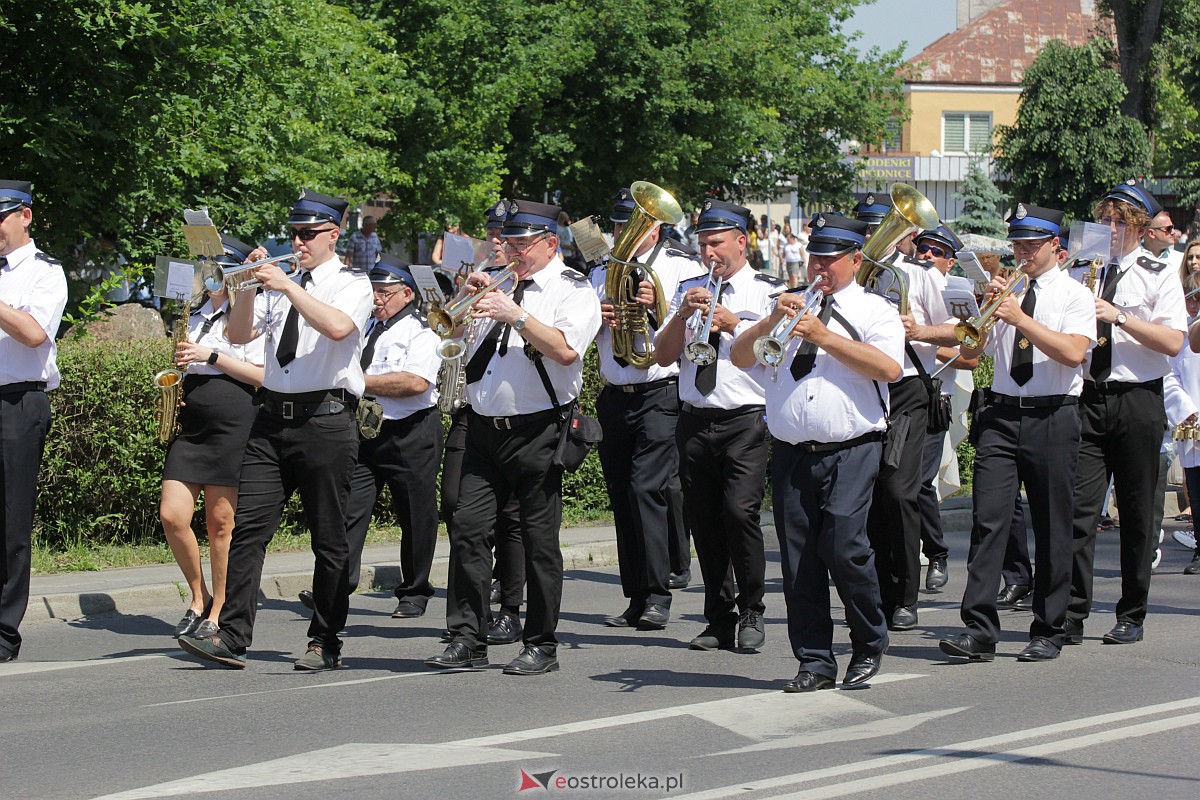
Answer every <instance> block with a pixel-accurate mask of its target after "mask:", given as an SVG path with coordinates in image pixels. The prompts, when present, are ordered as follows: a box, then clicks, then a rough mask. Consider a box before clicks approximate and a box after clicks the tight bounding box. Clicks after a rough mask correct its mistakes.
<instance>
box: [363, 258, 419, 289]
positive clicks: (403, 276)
mask: <svg viewBox="0 0 1200 800" xmlns="http://www.w3.org/2000/svg"><path fill="white" fill-rule="evenodd" d="M368 277H369V278H370V281H371V283H394V282H396V281H400V282H402V283H404V284H406V285H407V286H408V287H409V288H410V289H412V290H413V291H414V292H416V291H419V290H418V289H417V279H416V278H414V277H413V274H412V273H411V272H409V271H408V270H407V269H405V268H404V267H397V266H395V265H394V264H387V263H385V262H383V261H380V262H378V263H376V264H375V266H373V267H371V272H370V274H369V276H368Z"/></svg>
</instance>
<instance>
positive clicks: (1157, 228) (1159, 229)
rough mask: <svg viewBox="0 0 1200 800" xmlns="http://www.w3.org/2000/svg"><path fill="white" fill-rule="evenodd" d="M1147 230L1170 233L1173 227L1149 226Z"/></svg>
mask: <svg viewBox="0 0 1200 800" xmlns="http://www.w3.org/2000/svg"><path fill="white" fill-rule="evenodd" d="M1146 230H1148V231H1169V230H1171V226H1170V225H1147V226H1146Z"/></svg>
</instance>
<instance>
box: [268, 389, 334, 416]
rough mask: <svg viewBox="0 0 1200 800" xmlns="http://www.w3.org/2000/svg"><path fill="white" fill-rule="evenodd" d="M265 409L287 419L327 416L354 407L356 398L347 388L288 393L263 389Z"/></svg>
mask: <svg viewBox="0 0 1200 800" xmlns="http://www.w3.org/2000/svg"><path fill="white" fill-rule="evenodd" d="M260 400H261V405H262V407H263V410H265V411H266V412H267V413H269V414H274V415H275V416H277V417H279V418H281V419H286V420H292V419H306V418H308V417H326V416H329V415H330V414H340V413H342V412H343V411H345V410H346V409H348V408H352V407H353V406H354V404H355V400H356V398H355V397H354V395H352V394H348V393H347V392H346V390H345V389H331V390H328V391H321V392H299V393H296V394H286V393H284V392H272V391H271V390H269V389H263V391H262V395H261V397H260Z"/></svg>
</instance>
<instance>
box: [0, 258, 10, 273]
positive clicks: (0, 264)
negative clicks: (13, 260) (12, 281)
mask: <svg viewBox="0 0 1200 800" xmlns="http://www.w3.org/2000/svg"><path fill="white" fill-rule="evenodd" d="M5 269H8V256H0V270H5Z"/></svg>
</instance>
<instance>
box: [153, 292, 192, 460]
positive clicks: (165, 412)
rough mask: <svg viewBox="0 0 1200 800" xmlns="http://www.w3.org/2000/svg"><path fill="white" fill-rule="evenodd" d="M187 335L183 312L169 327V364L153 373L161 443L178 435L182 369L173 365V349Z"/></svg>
mask: <svg viewBox="0 0 1200 800" xmlns="http://www.w3.org/2000/svg"><path fill="white" fill-rule="evenodd" d="M185 311H186V307H185ZM187 337H188V318H187V314H186V313H185V314H183V315H181V316H180V317H179V319H177V320H175V325H174V327H173V328H172V329H171V366H169V367H167V368H166V369H164V370H162V371H161V372H158V373H155V375H154V386H155V387H156V388H157V389H158V397H156V398H155V399H154V422H155V424H156V425H157V426H158V440H159V441H160V442H162V443H163V444H170V443H171V442H172V441H173V440H174V439H175V437H176V436H177V435H179V408H180V406H182V405H183V370H181V369H179V368H178V367H176V366H175V351H176V350H177V349H178V348H179V344H180V342H183V341H185V340H186V339H187Z"/></svg>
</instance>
